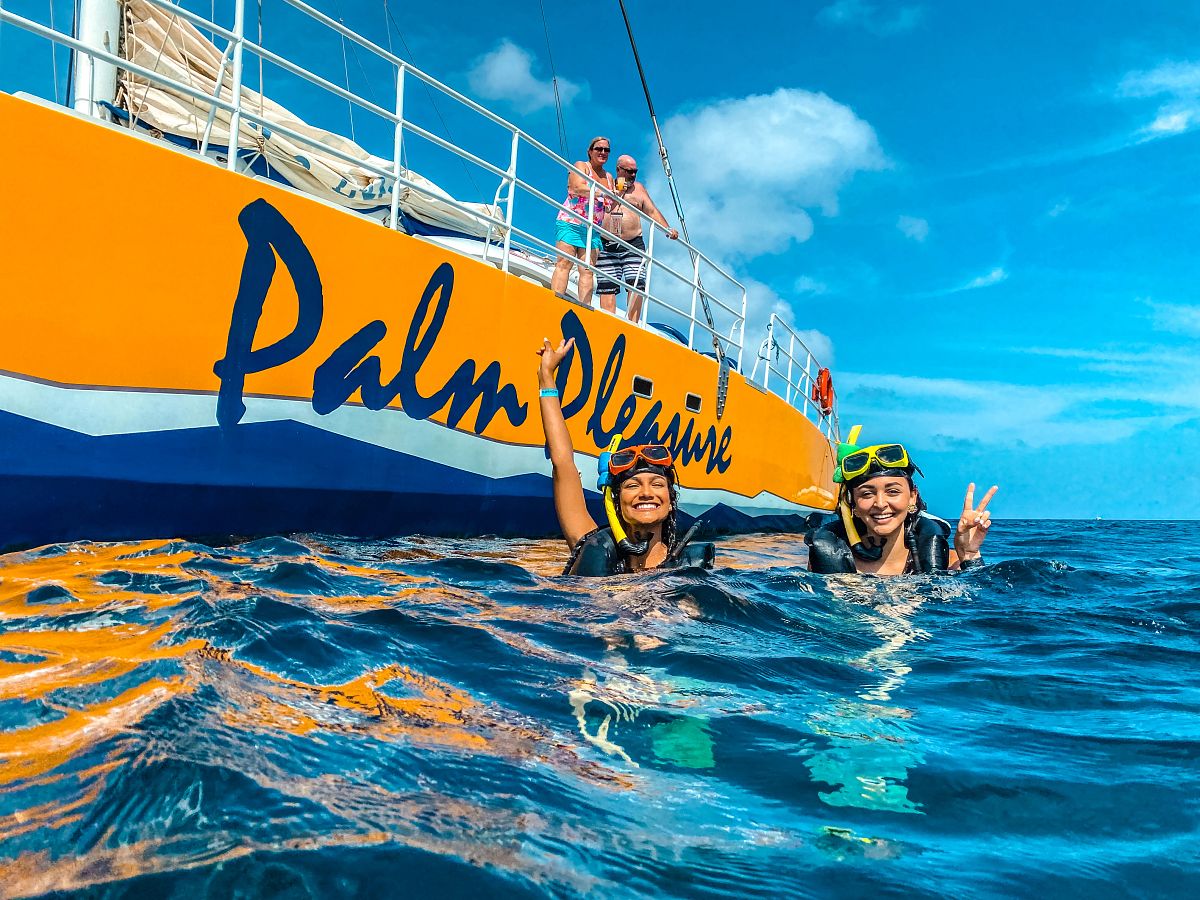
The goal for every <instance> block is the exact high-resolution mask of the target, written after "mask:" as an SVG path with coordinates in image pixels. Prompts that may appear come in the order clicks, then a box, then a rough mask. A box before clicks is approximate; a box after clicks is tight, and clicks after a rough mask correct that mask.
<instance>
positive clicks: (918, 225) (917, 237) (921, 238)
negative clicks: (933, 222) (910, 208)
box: [896, 216, 929, 243]
mask: <svg viewBox="0 0 1200 900" xmlns="http://www.w3.org/2000/svg"><path fill="white" fill-rule="evenodd" d="M896 227H897V228H899V229H900V233H901V234H903V235H904V236H905V237H907V238H911V239H912V240H914V241H917V242H918V243H924V242H925V238H927V237H929V222H927V221H926V220H925V219H919V218H917V217H916V216H901V217H900V218H899V219H897V220H896Z"/></svg>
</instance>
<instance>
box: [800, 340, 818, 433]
mask: <svg viewBox="0 0 1200 900" xmlns="http://www.w3.org/2000/svg"><path fill="white" fill-rule="evenodd" d="M811 368H812V351H811V350H807V349H806V350H805V353H804V418H806V419H807V418H808V398H809V395H810V394H811V393H812V373H811V371H810V369H811ZM819 412H820V410H818V413H819Z"/></svg>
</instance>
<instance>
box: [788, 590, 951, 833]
mask: <svg viewBox="0 0 1200 900" xmlns="http://www.w3.org/2000/svg"><path fill="white" fill-rule="evenodd" d="M825 582H826V586H827V588H828V590H829V592H830V593H831V594H832V595H833V597H834V598H836V599H837V600H838V601H839V602H841V603H843V604H846V606H847V609H848V610H849V611H850V612H851V614H852V615H853V616H854V618H856V619H857V620H858V621H859V623H860V624H861V625H865V626H866V627H867V628H868V629H869V630H870V631H871V632H872V633H873V634H874V635H875V637H876V638H877V639H878V640H879V642H880V643H879V645H878V646H875V647H872V648H871V649H869V650H867V651H866V652H865V653H863V654H862V655H861V656H859V657H857V658H854V659H851V660H849V664H850V665H851V666H853V667H855V668H857V669H860V670H862V671H864V672H867V673H870V674H871V675H872V676H873V681H872V683H871V684H869V685H868V686H866V687H864V688H863V689H862V690H860V691H858V692H857V693H856V695H855V696H854V697H844V698H839V699H837V700H835V701H834V702H833V703H832V704H831V705H830V706H828V707H826V708H825V709H821V710H817V711H814V712H813V713H812V714H811V716H810V717H809V720H808V722H809V727H810V728H811V729H812V730H813V731H814V732H815V733H816V734H819V735H822V736H823V737H825V738H826V739H827V741H828V746H826V747H824V748H822V749H819V750H817V751H816V752H814V753H813V754H811V755H810V756H809V757H808V758H807V759H806V760H805V765H806V766H807V767H808V769H809V770H810V772H811V773H812V777H813V779H814V780H816V781H818V782H823V783H825V784H829V785H833V786H834V787H833V790H830V791H820V792H819V793H818V796H819V797H820V798H821V800H822V801H823V802H824V803H827V804H828V805H830V806H851V807H859V808H861V809H874V810H886V811H889V812H899V813H916V814H920V813H921V812H922V810H921V805H920V804H919V803H917V802H915V801H913V800H912V799H911V798H910V797H909V796H908V786H907V784H906V781H907V778H908V774H909V772H910V771H911V770H912V769H914V768H916V767H917V766H919V765H921V764H922V763H923V762H924V761H925V757H924V754H923V753H922V750H921V744H920V737H919V731H918V728H917V727H916V723H915V722H914V719H915V717H916V713H915V711H914V710H911V709H908V708H906V707H904V706H900V705H897V704H895V703H894V702H892V700H893V695H894V694H895V693H896V692H898V691H899V690H901V689H902V688H903V687H904V685H905V680H906V678H907V677H908V675H909V674H910V673H911V672H912V668H911V666H910V665H909V660H910V659H911V655H912V653H914V652H920V648H919V644H921V643H923V642H924V641H927V640H928V639H929V634H928V632H926V631H925V630H923V629H921V628H918V627H916V626H915V625H914V623H913V622H914V619H915V618H916V616H917V614H918V613H919V612H920V610H921V607H922V606H923V605H924V604H925V603H927V602H940V601H945V600H950V599H953V598H958V597H962V596H963V589H962V587H961V586H960V585H957V584H955V583H954V582H953V581H952V580H951V579H948V578H936V579H935V578H930V577H927V576H912V577H909V576H903V577H896V578H862V577H860V576H856V575H847V576H836V575H835V576H826V577H825Z"/></svg>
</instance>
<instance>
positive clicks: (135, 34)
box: [118, 0, 504, 238]
mask: <svg viewBox="0 0 1200 900" xmlns="http://www.w3.org/2000/svg"><path fill="white" fill-rule="evenodd" d="M124 25H125V28H124V35H123V38H124V40H123V45H122V56H123V57H124V58H125V59H128V60H129V61H130V62H133V63H136V64H137V65H139V66H142V67H143V68H145V69H148V70H150V71H152V72H156V73H159V74H162V75H164V76H166V77H168V78H171V79H174V80H175V81H178V82H180V83H182V84H186V85H189V86H190V87H192V88H194V89H195V90H198V91H203V92H204V93H206V94H209V95H210V96H211V95H213V94H215V92H216V88H217V78H218V77H220V79H221V93H220V97H221V99H222V100H224V101H226V102H228V103H232V102H233V74H232V68H233V67H232V64H231V62H230V61H227V60H224V57H223V55H222V53H221V52H220V51H219V50H218V49H217V48H216V46H214V45H213V44H212V43H211V42H210V41H209V40H208V39H207V38H205V37H204V36H203V35H202V34H201V33H200V32H199V31H197V30H196V29H195V28H194V27H193V26H192V24H191V23H190V22H188V21H186V20H185V19H182V18H180V17H179V16H176V15H173V14H172V13H170V12H167V11H166V10H164V9H161V8H160V7H157V6H154V5H152V4H150V3H147V2H145V0H128V2H126V3H125V15H124ZM222 63H224V65H222ZM119 77H120V90H119V92H118V103H119V104H120V105H121V106H122V107H123V108H125V109H126V110H128V112H129V114H130V116H131V117H132V118H133V119H135V120H138V121H141V122H144V123H146V124H147V125H150V126H152V127H154V128H157V129H158V130H160V131H163V132H167V133H169V134H173V135H179V136H181V137H185V138H190V139H192V140H195V141H201V140H202V139H203V138H204V133H205V130H206V129H208V142H209V143H210V144H216V145H225V146H228V145H229V133H230V127H231V122H230V120H231V115H230V114H229V113H228V112H226V111H225V110H223V109H216V110H215V114H214V113H213V107H212V105H211V104H209V103H207V102H205V101H203V100H197V99H195V98H193V97H189V96H188V95H187V94H184V93H182V92H180V91H177V90H174V89H172V88H170V87H168V86H164V85H161V84H152V83H150V82H148V81H147V80H146V79H145V78H142V77H141V76H139V75H135V74H133V73H132V72H127V71H124V70H122V71H121V72H120V76H119ZM242 108H243V109H244V110H249V111H252V112H253V113H254V114H256V115H259V116H261V117H262V118H264V119H266V120H267V122H269V123H272V124H275V125H282V126H284V127H286V128H289V129H291V130H292V131H295V132H296V133H297V134H302V135H304V136H305V137H308V138H311V139H312V140H313V141H314V142H315V145H312V144H307V143H302V142H299V141H295V140H293V139H292V138H290V137H288V136H286V135H283V134H280V133H279V132H278V131H275V130H273V129H272V128H271V127H270V125H268V126H267V127H266V129H265V131H264V132H260V131H259V129H258V127H257V125H256V124H254V123H251V122H249V121H248V120H247V119H246V118H245V117H243V118H242V120H241V127H240V128H239V129H238V133H239V139H238V146H239V147H241V148H243V149H244V148H256V149H258V150H259V151H260V152H261V153H262V154H263V156H264V157H265V158H266V159H267V161H268V162H269V163H270V165H271V166H272V167H274V168H275V169H277V170H278V171H279V173H280V174H281V175H282V176H283V177H284V178H286V179H287V181H288V182H290V183H291V184H292V185H294V186H295V187H297V188H299V189H301V190H303V191H306V192H308V193H310V194H314V195H316V196H318V197H321V198H323V199H325V200H329V201H331V202H333V203H336V204H338V205H340V206H345V207H348V208H350V209H357V210H366V209H374V208H377V207H380V206H386V205H388V204H390V203H391V200H392V188H393V186H394V184H395V182H394V179H392V178H385V177H382V176H380V175H378V174H376V173H374V172H371V171H368V170H367V169H364V168H362V167H360V166H357V165H354V164H353V163H349V162H347V161H346V160H344V159H340V158H338V157H337V156H334V155H333V154H330V153H325V152H323V151H322V148H323V147H333V148H335V149H337V150H338V151H340V152H342V153H344V154H345V155H346V156H349V157H351V158H353V159H358V160H361V161H363V162H364V163H368V164H370V165H374V166H375V167H377V168H380V169H385V170H391V168H392V161H391V160H386V159H380V158H379V157H377V156H373V155H372V154H370V153H368V152H367V151H366V150H364V149H363V148H362V147H360V146H358V145H357V144H356V143H354V142H353V141H351V140H349V139H347V138H345V137H342V136H341V135H338V134H334V133H333V132H330V131H325V130H323V129H320V128H314V127H313V126H311V125H309V124H307V123H305V122H304V121H302V120H301V119H299V118H297V117H296V116H295V115H293V114H292V113H291V112H289V111H288V110H287V109H285V108H284V107H282V106H280V105H279V104H278V103H275V102H273V101H271V100H269V99H267V98H266V97H263V96H261V95H260V94H259V93H258V92H257V91H251V90H249V89H247V88H245V87H243V88H242ZM210 115H212V116H213V120H212V126H211V128H209V125H208V121H209V116H210ZM400 171H401V175H402V176H403V177H404V178H406V179H408V180H409V181H411V182H413V183H414V184H417V185H419V189H413V188H411V187H408V186H407V185H400V186H399V193H400V197H399V204H400V208H401V209H402V210H404V212H405V213H406V214H407V215H409V216H412V217H414V218H416V219H420V220H421V221H422V222H426V223H428V224H430V225H435V226H438V227H440V228H447V229H450V230H453V231H458V232H461V233H464V234H470V235H476V236H479V237H485V236H487V235H488V232H489V225H488V223H487V222H485V221H480V219H477V218H475V217H474V216H472V215H470V214H469V213H466V212H463V211H462V210H460V209H456V208H455V207H454V206H453V205H451V204H450V203H448V202H446V201H448V200H452V199H453V198H452V197H451V196H450V195H449V194H447V193H446V192H445V191H443V190H442V189H441V188H439V187H438V186H437V185H436V184H434V183H433V182H432V181H430V180H428V179H427V178H424V177H422V176H421V175H418V174H417V173H416V172H413V171H412V170H410V169H403V168H402V169H401V170H400ZM461 205H462V206H464V207H467V208H468V209H470V210H472V211H474V212H476V213H477V214H478V215H479V216H482V217H486V218H488V219H491V220H493V223H494V224H492V225H491V228H490V230H491V235H492V237H493V238H495V237H496V235H497V234H500V235H501V236H503V232H504V229H503V225H502V224H501V223H503V220H504V216H503V212H502V211H501V210H500V209H499V208H498V207H496V206H493V205H491V204H486V203H461Z"/></svg>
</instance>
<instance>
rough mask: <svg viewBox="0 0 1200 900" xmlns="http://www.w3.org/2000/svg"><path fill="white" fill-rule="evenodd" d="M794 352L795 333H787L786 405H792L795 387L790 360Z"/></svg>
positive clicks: (791, 360)
mask: <svg viewBox="0 0 1200 900" xmlns="http://www.w3.org/2000/svg"><path fill="white" fill-rule="evenodd" d="M795 354H796V338H795V335H791V334H789V335H788V368H787V386H788V389H787V392H788V395H787V402H788V406H791V405H792V398H793V396H794V394H793V393H792V392H793V391H794V390H795V389H796V387H795V385H794V384H792V362H793V360H794V358H795Z"/></svg>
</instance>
